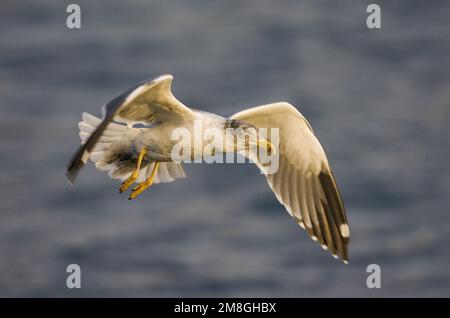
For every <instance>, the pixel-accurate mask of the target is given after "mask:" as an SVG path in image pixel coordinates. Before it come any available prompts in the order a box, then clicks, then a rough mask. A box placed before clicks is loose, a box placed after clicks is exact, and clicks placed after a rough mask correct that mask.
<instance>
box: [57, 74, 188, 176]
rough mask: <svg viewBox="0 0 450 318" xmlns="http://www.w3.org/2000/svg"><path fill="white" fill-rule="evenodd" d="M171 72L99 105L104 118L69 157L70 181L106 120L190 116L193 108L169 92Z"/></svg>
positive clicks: (147, 121)
mask: <svg viewBox="0 0 450 318" xmlns="http://www.w3.org/2000/svg"><path fill="white" fill-rule="evenodd" d="M172 79H173V76H172V75H162V76H159V77H157V78H155V79H153V80H150V81H149V80H147V81H144V82H142V83H139V84H137V85H135V86H133V87H132V88H130V89H128V90H127V91H125V92H124V93H123V94H121V95H119V96H117V97H116V98H114V99H113V100H111V101H110V102H109V103H108V104H106V105H105V106H104V108H103V112H104V118H103V121H102V122H101V123H100V125H99V126H98V127H97V129H96V130H95V131H94V132H93V133H92V134H91V136H90V137H89V138H88V139H87V141H86V142H85V143H84V144H83V145H82V146H81V147H80V148H79V149H78V151H77V152H76V153H75V154H74V156H73V157H72V160H71V161H70V163H69V165H68V167H67V173H66V177H67V179H68V180H69V182H71V183H73V182H74V181H75V178H76V176H77V174H78V172H79V171H80V169H81V168H82V167H83V166H84V164H85V163H86V162H87V160H88V159H89V154H90V151H91V150H92V149H93V148H94V147H95V145H96V143H97V142H98V140H99V138H100V137H101V136H102V133H103V132H104V130H105V129H106V127H107V126H108V124H109V123H110V122H111V121H113V120H115V121H118V122H124V123H127V124H128V125H133V124H136V123H143V124H147V125H149V124H154V125H157V124H159V123H161V122H168V121H170V122H173V123H174V124H177V123H180V122H183V121H187V120H190V119H193V118H194V116H195V115H194V112H192V111H191V110H190V109H189V108H188V107H186V106H185V105H183V104H182V103H181V102H180V101H178V100H177V99H176V98H175V97H174V96H173V95H172V92H171V89H170V87H171V84H172Z"/></svg>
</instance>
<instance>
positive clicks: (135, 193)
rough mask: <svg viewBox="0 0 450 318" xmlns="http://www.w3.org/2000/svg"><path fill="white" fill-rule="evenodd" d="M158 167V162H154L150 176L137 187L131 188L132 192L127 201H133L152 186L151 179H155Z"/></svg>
mask: <svg viewBox="0 0 450 318" xmlns="http://www.w3.org/2000/svg"><path fill="white" fill-rule="evenodd" d="M158 166H159V162H155V165H154V166H153V170H152V173H151V174H150V176H149V177H148V178H147V179H146V180H145V181H144V182H142V183H140V184H138V186H137V187H135V188H133V190H131V191H132V192H131V194H130V197H129V198H128V200H131V199H134V198H135V197H137V196H138V195H139V194H141V193H142V192H143V191H144V190H145V189H147V188H148V187H149V186H151V185H152V183H153V178H154V177H155V174H156V171H157V170H158Z"/></svg>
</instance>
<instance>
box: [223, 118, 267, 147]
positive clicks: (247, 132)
mask: <svg viewBox="0 0 450 318" xmlns="http://www.w3.org/2000/svg"><path fill="white" fill-rule="evenodd" d="M224 127H225V138H226V143H225V145H224V147H225V149H224V150H225V152H228V153H230V152H237V151H244V150H248V149H250V148H253V147H254V148H256V149H258V148H259V147H262V148H263V149H264V150H265V151H267V152H269V153H272V152H275V148H274V147H273V145H272V144H271V143H270V142H269V141H268V140H267V139H266V138H264V137H262V136H261V134H260V133H259V130H258V128H256V127H255V126H253V125H251V124H249V123H247V122H244V121H241V120H235V119H228V120H227V121H226V122H225V125H224Z"/></svg>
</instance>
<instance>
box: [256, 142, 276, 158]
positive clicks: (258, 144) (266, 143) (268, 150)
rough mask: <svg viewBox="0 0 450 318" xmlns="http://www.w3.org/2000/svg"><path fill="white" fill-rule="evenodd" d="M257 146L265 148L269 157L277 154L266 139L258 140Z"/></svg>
mask: <svg viewBox="0 0 450 318" xmlns="http://www.w3.org/2000/svg"><path fill="white" fill-rule="evenodd" d="M256 145H257V146H258V147H263V148H264V149H266V150H267V152H268V154H269V155H270V154H276V153H277V151H276V149H275V147H274V146H273V145H272V144H271V143H270V141H268V140H266V139H262V140H258V141H257V142H256Z"/></svg>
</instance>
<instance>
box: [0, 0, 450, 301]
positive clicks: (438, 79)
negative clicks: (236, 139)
mask: <svg viewBox="0 0 450 318" xmlns="http://www.w3.org/2000/svg"><path fill="white" fill-rule="evenodd" d="M69 3H70V2H68V1H60V2H56V1H50V0H49V1H42V0H41V1H31V0H24V1H9V0H3V1H1V3H0V97H1V103H0V109H1V113H2V115H1V116H0V149H1V152H0V153H1V167H2V171H1V177H0V185H1V191H0V198H1V200H0V209H1V210H0V296H8V297H9V296H26V297H28V296H39V297H50V296H63V297H66V296H67V297H75V296H99V297H109V296H124V297H133V296H145V297H147V296H160V297H169V296H183V297H188V296H192V297H195V296H285V297H306V296H311V297H314V296H325V297H339V296H340V297H349V296H363V297H389V296H402V297H403V296H405V297H409V296H424V297H429V296H438V297H440V296H447V297H448V296H450V235H449V232H450V214H449V213H450V210H449V207H450V198H449V192H450V172H449V168H450V164H449V159H448V158H449V157H450V148H449V141H448V139H449V136H450V134H449V132H450V129H449V121H450V105H449V101H450V74H449V70H450V58H449V56H450V54H449V53H450V28H449V26H450V21H449V19H448V14H449V12H450V2H448V1H412V0H411V1H377V3H378V4H380V5H381V8H382V29H380V30H369V29H368V28H367V27H366V24H365V23H366V22H365V21H366V17H367V15H368V14H367V13H366V6H367V5H368V4H369V3H370V2H369V1H322V0H320V1H297V0H295V1H294V0H292V1H284V0H283V1H267V0H257V1H256V0H254V1H218V0H209V1H186V0H183V1H181V0H178V1H144V0H133V1H126V2H125V1H118V0H115V1H88V0H77V1H76V3H78V4H79V5H80V6H81V10H82V28H81V30H69V29H67V28H66V25H65V20H66V17H67V14H66V13H65V9H66V6H67V5H68V4H69ZM162 73H172V74H173V75H174V76H175V80H174V83H173V91H174V94H175V95H176V96H177V97H178V98H179V99H180V100H181V101H183V102H184V103H185V104H186V105H188V106H192V107H195V108H199V109H204V110H206V111H211V112H217V113H219V114H222V115H230V114H232V113H234V112H236V111H238V110H240V109H242V108H245V107H250V106H254V105H258V104H264V103H268V102H274V101H279V100H287V101H290V102H291V103H293V104H295V105H296V106H297V107H298V109H299V110H300V111H301V112H302V113H303V114H304V115H305V116H306V117H307V118H308V119H309V120H310V122H311V124H312V126H313V127H314V129H315V132H316V134H317V136H318V137H319V139H320V141H321V142H322V144H323V146H324V148H325V149H326V151H327V153H328V157H329V160H330V162H331V164H332V166H333V168H334V171H335V174H336V177H337V180H338V184H339V185H340V188H341V193H342V195H343V197H344V201H345V203H346V208H347V213H348V217H349V221H350V226H351V231H352V239H353V241H352V244H351V247H350V258H351V261H350V265H348V266H345V265H343V264H342V263H341V262H339V261H336V260H334V259H333V258H332V257H331V256H330V255H329V254H328V253H325V252H323V251H322V249H321V248H320V247H319V246H318V245H317V244H316V243H314V242H312V241H311V240H310V239H308V238H307V235H306V233H305V232H304V231H303V230H301V229H300V228H299V227H298V225H296V224H295V222H294V221H293V220H292V219H291V218H290V217H289V216H288V214H287V213H286V212H285V211H284V209H283V207H282V206H281V205H280V204H278V202H277V201H276V199H275V197H274V195H273V194H272V193H271V192H270V190H269V188H268V186H267V184H266V181H265V178H264V177H263V176H261V175H260V174H259V173H258V171H257V169H256V167H253V166H251V165H237V164H236V165H220V164H216V165H188V166H186V167H185V170H186V173H187V175H188V177H187V178H186V179H183V180H180V181H177V182H174V183H170V184H163V185H158V186H155V187H153V188H152V189H151V190H149V191H147V192H146V193H145V194H144V195H143V196H142V197H140V198H139V199H137V200H134V201H128V200H127V196H126V195H119V194H118V187H119V183H118V182H117V181H116V182H114V181H111V180H110V179H109V178H108V177H107V176H106V174H104V173H102V172H99V171H97V170H96V169H95V168H94V167H93V166H92V164H90V165H88V166H87V168H86V169H85V170H83V171H82V173H81V174H80V176H79V178H78V180H77V183H76V184H75V186H74V187H71V186H70V185H69V184H68V183H67V182H66V180H65V179H64V170H65V166H66V164H67V162H68V160H69V158H70V157H71V155H72V153H73V151H74V150H75V149H76V147H78V144H79V137H78V129H77V122H78V121H79V119H80V114H81V112H83V111H88V112H91V113H94V114H97V115H99V114H100V107H101V106H102V105H103V104H104V103H105V102H107V101H109V100H110V99H111V98H113V97H114V96H115V95H117V94H118V93H121V92H122V91H123V90H124V89H125V88H127V87H129V86H131V85H133V84H134V83H136V82H139V81H141V80H142V79H145V78H148V77H151V76H154V75H158V74H162ZM72 263H75V264H79V265H80V266H81V269H82V288H81V289H79V290H69V289H67V288H66V285H65V280H66V275H67V274H66V272H65V269H66V266H67V265H68V264H72ZM371 263H376V264H379V265H380V266H381V268H382V288H381V289H378V290H369V289H368V288H367V287H366V284H365V281H366V277H367V274H366V272H365V270H366V266H367V265H368V264H371Z"/></svg>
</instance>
